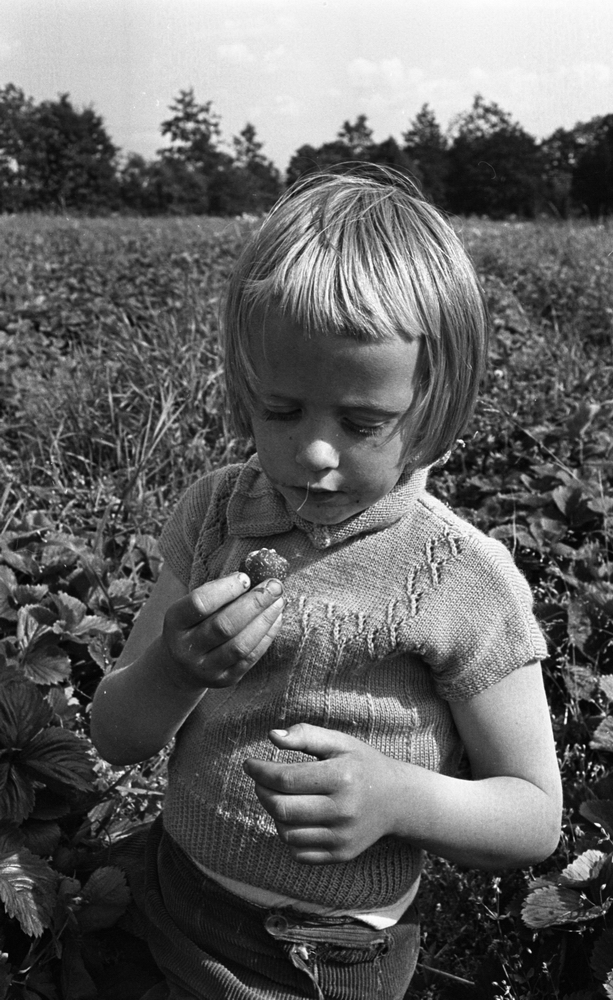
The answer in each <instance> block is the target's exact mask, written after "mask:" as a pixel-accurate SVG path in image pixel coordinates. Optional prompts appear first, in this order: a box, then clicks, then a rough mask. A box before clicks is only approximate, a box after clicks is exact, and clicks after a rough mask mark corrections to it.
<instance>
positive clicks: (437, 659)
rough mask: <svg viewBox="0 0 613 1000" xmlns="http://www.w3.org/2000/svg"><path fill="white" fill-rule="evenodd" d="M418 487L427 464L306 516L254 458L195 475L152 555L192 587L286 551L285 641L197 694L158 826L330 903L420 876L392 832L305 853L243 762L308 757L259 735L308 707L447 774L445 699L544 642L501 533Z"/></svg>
mask: <svg viewBox="0 0 613 1000" xmlns="http://www.w3.org/2000/svg"><path fill="white" fill-rule="evenodd" d="M425 484H426V472H425V471H419V472H417V473H413V474H405V476H403V478H402V479H401V480H400V482H399V483H398V485H397V486H396V487H395V489H394V490H392V491H391V493H389V494H388V495H387V496H385V497H384V498H383V499H382V500H380V501H379V502H378V503H377V504H375V505H374V506H372V507H370V508H368V509H367V510H366V511H363V512H362V513H361V514H358V515H356V516H355V517H353V518H350V519H349V520H347V521H344V522H342V523H341V524H338V525H332V526H328V525H315V524H311V523H310V522H306V521H303V520H302V519H301V518H300V517H299V515H297V514H295V513H293V512H292V511H290V510H289V508H287V506H286V505H285V502H284V500H283V498H282V497H281V496H280V495H279V494H278V493H277V492H276V491H275V490H273V488H272V487H271V486H270V484H269V482H268V480H267V479H266V477H265V476H264V474H263V473H262V471H261V468H260V466H259V463H258V460H257V457H254V458H252V459H251V460H250V461H249V462H248V463H247V464H246V465H235V466H230V467H228V468H226V469H223V470H221V471H219V472H216V473H212V474H210V475H208V476H205V477H204V478H202V479H200V480H199V481H198V482H196V483H195V484H194V485H193V486H192V487H191V488H190V489H189V490H188V491H187V493H186V494H184V496H183V498H182V499H181V500H180V502H179V504H178V506H177V507H176V509H175V511H174V513H173V515H172V516H171V518H170V520H169V522H168V524H167V525H166V528H165V529H164V532H163V534H162V539H161V547H162V553H163V555H164V558H165V560H166V561H167V563H168V565H169V566H170V568H171V569H172V571H173V572H174V573H175V575H176V576H177V577H178V578H179V579H180V580H182V581H183V583H185V585H186V586H188V587H189V588H190V589H192V588H194V587H197V586H199V585H200V584H202V583H203V582H205V581H206V580H210V579H214V578H217V577H220V576H223V575H225V574H228V573H231V572H233V571H235V570H236V569H237V568H238V566H239V563H240V562H241V559H242V558H243V557H244V556H245V555H246V554H247V553H248V552H249V551H251V550H252V549H254V548H261V547H264V546H265V547H267V548H275V549H277V551H278V552H279V553H280V554H281V555H283V556H285V557H286V559H288V560H289V563H290V572H289V576H288V578H287V580H286V581H285V592H286V597H287V599H288V603H287V606H286V608H285V611H284V617H283V625H282V627H281V630H280V632H279V634H278V636H277V638H276V639H275V641H274V642H273V643H272V645H271V647H270V648H269V650H268V651H267V653H266V654H265V655H264V656H263V657H262V658H261V659H260V660H259V661H258V663H257V664H256V665H255V666H254V667H252V669H251V670H250V671H249V672H248V673H247V674H246V675H245V676H244V677H243V678H242V680H241V681H240V682H239V683H238V684H237V685H236V686H235V687H233V688H229V689H224V690H223V691H212V692H209V693H207V694H205V696H204V698H203V699H202V701H201V702H200V703H199V705H198V706H197V707H196V708H195V709H194V711H193V712H192V714H191V715H190V716H189V718H188V719H187V720H186V722H185V723H184V725H183V726H182V728H181V730H180V731H179V733H178V735H177V739H176V745H175V749H174V752H173V754H172V758H171V761H170V767H169V782H168V791H167V795H166V800H165V805H164V824H165V826H166V829H167V830H168V832H169V833H170V834H171V836H172V837H174V839H175V840H176V841H177V842H178V843H179V844H180V845H181V847H182V848H183V849H184V850H185V851H186V852H187V854H188V855H190V856H191V857H192V858H193V859H194V860H195V861H196V862H197V863H199V864H201V865H204V866H205V868H207V869H209V870H210V871H212V872H216V873H218V874H220V875H224V876H226V877H228V878H231V879H236V880H238V881H240V882H245V883H248V884H250V885H253V886H257V887H261V888H264V889H269V890H271V891H274V892H279V893H281V894H283V895H285V896H290V897H293V898H294V899H300V900H306V901H310V902H313V903H316V904H319V905H323V906H330V907H332V908H338V907H339V906H343V907H346V908H347V909H351V910H356V911H357V910H362V911H368V910H376V909H379V908H382V907H384V906H388V905H389V904H391V903H393V902H394V901H396V900H397V899H399V898H400V897H401V896H402V895H403V894H404V893H406V892H407V891H408V890H409V889H410V888H411V886H412V885H413V884H414V883H415V881H416V880H417V879H418V878H419V874H420V871H421V868H422V865H423V856H422V853H421V852H420V851H418V850H416V849H415V848H413V847H412V846H411V845H410V844H409V843H407V842H405V841H403V840H401V839H399V838H395V837H391V836H390V837H384V838H382V839H381V840H379V841H377V843H375V844H373V845H372V846H371V847H369V848H368V849H367V850H366V851H364V852H363V853H362V854H360V855H359V856H358V857H357V858H355V859H353V860H352V861H348V862H342V863H337V864H332V865H301V864H297V863H296V862H294V861H293V860H292V858H291V857H290V854H289V850H288V848H287V847H286V846H285V845H284V844H283V843H282V842H281V840H280V839H279V837H278V835H277V833H276V830H275V827H274V824H273V822H272V820H271V818H270V817H269V815H268V814H267V813H266V812H265V810H264V809H263V807H262V806H261V805H260V803H259V802H258V800H257V798H256V796H255V794H254V785H253V782H252V780H251V779H250V778H248V777H247V775H246V774H245V773H244V771H243V767H242V765H243V761H244V760H245V759H246V758H247V757H258V758H261V759H264V760H272V759H275V760H281V761H296V760H300V759H309V758H305V755H303V754H300V753H297V752H295V751H280V750H278V749H276V748H275V747H273V746H272V744H271V743H270V741H269V739H268V736H267V734H268V732H269V730H270V729H273V728H280V727H281V728H286V727H288V726H291V725H293V724H294V723H297V722H301V721H302V722H310V723H312V724H314V725H317V726H324V727H326V728H329V729H336V730H340V731H342V732H346V733H349V734H351V735H352V736H355V737H357V738H358V739H361V740H364V741H365V742H367V743H369V744H371V745H373V746H375V747H376V748H377V749H378V750H380V751H381V752H382V753H384V754H387V755H388V756H390V757H394V758H398V759H401V760H405V761H410V762H412V763H413V764H417V765H420V766H421V767H425V768H429V769H431V770H433V771H440V772H443V773H445V774H453V773H455V771H456V769H457V764H458V760H459V756H460V752H461V745H460V741H459V737H458V734H457V730H456V729H455V726H454V723H453V718H452V716H451V712H450V709H449V705H448V702H449V701H450V700H451V701H452V700H463V699H467V698H470V697H472V696H473V695H475V694H477V693H478V692H480V691H482V690H484V689H485V688H486V687H488V686H489V685H491V684H495V683H496V682H497V681H498V680H500V679H501V678H503V677H505V676H506V675H507V674H509V673H510V672H511V671H513V670H515V669H516V668H518V667H521V666H524V665H525V664H527V663H530V662H534V661H535V660H538V659H540V658H541V657H542V656H543V655H544V653H545V651H546V648H545V643H544V640H543V637H542V634H541V632H540V630H539V628H538V625H537V623H536V621H535V619H534V617H533V614H532V600H531V595H530V591H529V588H528V586H527V584H526V581H525V580H524V578H523V577H522V576H521V574H520V573H519V572H518V570H517V569H516V567H515V565H514V563H513V561H512V559H511V556H510V554H509V553H508V551H507V550H506V548H505V547H504V546H503V545H502V544H501V543H500V542H497V541H495V540H494V539H491V538H488V537H487V536H485V535H483V534H482V533H481V532H479V531H478V530H477V529H476V528H474V527H472V526H471V525H469V524H468V523H466V522H464V521H463V520H461V519H460V518H459V517H457V516H456V515H455V514H453V513H452V512H451V511H450V510H449V509H448V508H447V507H446V506H445V505H444V504H442V503H440V502H439V501H438V500H436V499H435V498H434V497H432V496H431V495H430V494H428V493H427V492H426V489H425Z"/></svg>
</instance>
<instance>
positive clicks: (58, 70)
mask: <svg viewBox="0 0 613 1000" xmlns="http://www.w3.org/2000/svg"><path fill="white" fill-rule="evenodd" d="M7 83H13V84H15V86H17V87H20V88H21V89H22V90H23V91H24V92H25V94H26V95H27V96H31V97H33V98H34V100H35V101H37V102H39V101H42V100H48V99H51V100H53V99H55V98H57V96H58V94H60V93H68V94H69V95H70V99H71V101H72V103H73V104H74V105H75V107H77V108H79V109H81V108H83V107H86V106H92V107H93V108H94V109H95V111H96V112H97V113H98V114H99V115H101V116H102V118H103V120H104V123H105V126H106V129H107V132H108V134H109V135H110V137H111V139H112V141H113V142H114V143H115V144H116V145H117V146H118V147H120V149H121V150H122V153H123V154H127V153H129V152H137V153H141V154H142V155H143V156H145V157H146V158H152V157H153V156H154V155H155V153H156V151H157V150H158V149H160V148H161V147H162V146H163V145H165V140H164V139H163V137H162V135H161V132H160V124H161V122H162V121H164V119H165V118H168V117H169V113H168V106H169V104H171V103H172V101H173V99H174V98H175V97H176V96H177V95H178V93H179V91H180V90H186V89H188V88H189V87H193V89H194V93H195V96H196V99H197V100H198V101H199V102H200V103H203V104H204V103H205V102H207V101H211V102H212V108H213V110H214V111H215V112H216V113H217V114H218V115H219V117H220V119H221V130H222V136H223V139H224V141H225V142H226V144H231V139H232V136H234V135H237V134H238V133H239V132H240V131H241V129H242V128H243V127H244V125H245V124H246V123H247V122H251V123H252V124H253V125H255V127H256V130H257V135H258V137H259V139H260V140H261V141H262V142H263V143H264V148H263V153H264V154H265V155H266V156H268V157H269V158H270V159H272V160H273V161H274V162H275V163H276V165H277V166H278V167H279V168H280V169H281V170H282V171H284V170H285V169H286V167H287V164H288V162H289V160H290V158H291V156H292V154H293V153H294V152H295V151H296V149H298V147H299V146H302V145H304V144H305V143H308V144H310V145H312V146H319V145H321V144H322V143H324V142H329V141H332V140H333V139H334V138H335V136H336V133H337V132H338V130H339V129H340V128H341V126H342V124H343V122H344V121H345V120H349V121H354V120H355V118H356V117H357V116H358V115H360V114H365V115H367V117H368V123H369V125H370V127H371V128H372V130H373V132H374V139H375V141H377V142H381V141H383V140H384V139H386V138H388V136H390V135H392V136H394V137H395V138H396V139H397V140H399V141H401V139H402V133H403V132H405V131H406V130H407V129H408V128H409V127H410V123H411V120H412V119H413V118H414V117H415V115H416V114H417V112H418V111H419V110H420V108H421V107H422V105H423V104H424V103H428V104H429V105H430V107H431V109H432V110H433V111H434V113H435V115H436V118H437V120H438V121H439V123H440V124H441V127H442V128H444V129H446V128H448V127H449V126H450V124H451V123H452V122H453V120H454V118H455V116H457V115H458V114H460V113H461V112H464V111H467V110H468V109H469V108H470V106H471V104H472V102H473V99H474V96H475V94H476V93H481V94H482V95H483V97H484V98H485V99H486V101H496V102H497V103H498V104H499V105H500V106H501V107H502V108H503V109H504V110H505V111H507V112H508V113H510V114H511V116H512V117H513V119H514V120H515V121H517V122H519V123H520V124H521V125H522V126H523V127H524V128H525V129H526V130H527V131H528V132H530V133H531V134H532V135H534V136H535V137H536V138H538V139H540V138H543V137H544V136H546V135H550V134H551V133H552V132H553V131H554V130H555V129H556V128H558V127H559V126H564V127H566V128H570V127H572V126H573V125H574V124H575V123H576V122H577V121H589V119H590V118H593V117H594V116H595V115H603V114H609V113H613V0H0V86H5V85H6V84H7Z"/></svg>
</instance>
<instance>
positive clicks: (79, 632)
mask: <svg viewBox="0 0 613 1000" xmlns="http://www.w3.org/2000/svg"><path fill="white" fill-rule="evenodd" d="M120 631H121V630H120V628H119V625H117V623H116V622H112V621H110V619H109V618H103V617H102V615H86V616H85V618H84V619H83V620H82V622H81V623H80V624H79V625H78V626H76V627H75V628H74V629H73V631H72V635H73V636H74V637H75V638H77V637H78V636H102V635H117V634H119V632H120Z"/></svg>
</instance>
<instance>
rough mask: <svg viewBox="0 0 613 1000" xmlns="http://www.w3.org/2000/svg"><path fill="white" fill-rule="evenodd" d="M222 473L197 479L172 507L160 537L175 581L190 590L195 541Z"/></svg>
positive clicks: (162, 548) (161, 547) (165, 557)
mask: <svg viewBox="0 0 613 1000" xmlns="http://www.w3.org/2000/svg"><path fill="white" fill-rule="evenodd" d="M221 475H222V473H221V472H217V473H210V474H209V475H206V476H203V477H202V478H201V479H198V480H197V481H196V482H195V483H193V484H192V486H190V487H189V489H187V490H186V491H185V493H184V494H183V495H182V496H181V498H180V499H179V501H178V503H177V504H176V506H175V507H174V509H173V511H172V513H171V515H170V517H169V519H168V521H167V522H166V524H165V526H164V529H163V531H162V535H161V537H160V551H161V553H162V556H163V557H164V561H165V563H166V564H167V565H168V566H169V567H170V569H171V570H172V572H173V573H174V574H175V576H176V577H177V579H179V580H180V581H181V583H183V584H185V586H186V587H189V583H190V577H191V571H192V564H193V561H194V554H195V552H196V547H197V544H198V539H199V537H200V533H201V531H202V528H203V525H204V523H205V520H206V517H207V514H208V512H209V510H210V508H211V504H212V501H213V496H214V494H215V489H216V486H217V482H218V480H219V478H220V476H221Z"/></svg>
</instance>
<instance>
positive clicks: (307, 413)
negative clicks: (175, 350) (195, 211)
mask: <svg viewBox="0 0 613 1000" xmlns="http://www.w3.org/2000/svg"><path fill="white" fill-rule="evenodd" d="M224 331H225V352H226V357H225V364H226V379H227V387H228V394H229V400H230V406H231V410H232V413H233V416H234V420H235V423H236V426H237V428H238V429H239V431H241V432H243V433H245V434H248V435H252V436H253V439H254V441H255V446H256V451H257V454H256V455H254V456H253V458H251V459H250V460H249V461H248V462H246V463H245V464H244V465H233V466H230V467H228V468H225V469H222V470H219V471H217V472H214V473H212V474H210V475H207V476H204V478H202V479H200V480H199V481H198V482H196V483H195V484H194V485H193V486H192V487H191V488H190V489H189V490H188V491H187V493H186V494H185V495H184V496H183V498H182V499H181V500H180V502H179V504H178V506H177V507H176V509H175V511H174V513H173V514H172V516H171V518H170V520H169V522H168V524H167V526H166V528H165V530H164V532H163V535H162V540H161V548H162V553H163V555H164V559H165V563H164V568H163V570H162V573H161V576H160V579H159V581H158V583H157V584H156V586H155V589H154V591H153V593H152V595H151V597H150V599H149V601H148V603H147V605H146V606H145V608H144V609H143V611H142V613H141V615H140V616H139V618H138V620H137V622H136V625H135V627H134V630H133V632H132V634H131V636H130V638H129V640H128V642H127V645H126V647H125V650H124V652H123V654H122V656H121V657H120V660H119V663H118V668H117V669H116V670H115V671H114V672H112V673H111V674H109V675H108V676H107V677H106V678H105V679H104V681H103V682H102V683H101V684H100V687H99V689H98V692H97V694H96V698H95V701H94V706H93V714H92V733H93V738H94V741H95V743H96V745H97V747H98V749H99V750H100V752H101V754H102V755H103V756H104V757H106V758H107V759H108V760H109V761H111V762H112V763H114V764H128V763H132V762H135V761H140V760H143V759H145V758H147V757H149V756H151V755H152V754H154V753H155V752H157V751H158V750H160V749H161V748H162V747H164V746H165V745H166V744H167V743H168V742H169V741H170V740H171V739H172V738H173V737H175V736H176V744H175V748H174V750H173V753H172V757H171V761H170V767H169V781H168V791H167V796H166V800H165V807H164V813H163V823H162V824H160V823H156V824H155V825H154V827H153V830H152V831H151V832H150V834H149V837H148V843H147V860H146V871H145V873H144V874H143V876H142V879H140V881H139V879H138V878H134V880H133V884H132V889H133V893H134V895H135V898H136V899H137V901H138V902H140V904H141V906H142V909H143V911H144V913H145V916H146V920H147V926H148V929H149V931H148V933H149V943H150V947H151V949H152V952H153V954H154V956H155V958H156V961H157V963H158V964H159V967H160V969H161V970H162V972H163V974H164V976H165V979H166V983H167V985H166V986H164V987H163V989H162V990H161V991H158V992H155V993H152V994H151V996H153V995H155V996H156V997H158V996H160V997H161V996H164V997H165V996H168V997H172V998H188V997H189V998H198V1000H222V998H224V1000H254V998H256V1000H257V998H262V1000H263V998H267V1000H296V998H303V997H315V998H320V1000H321V998H326V1000H330V998H343V1000H371V998H374V997H381V998H384V1000H400V998H402V997H403V996H404V994H405V991H406V989H407V987H408V984H409V981H410V979H411V976H412V973H413V970H414V967H415V963H416V960H417V951H418V946H419V941H418V938H419V926H418V921H417V916H416V907H415V903H414V900H415V896H416V893H417V888H418V883H419V877H420V871H421V868H422V865H423V852H424V851H430V852H433V853H435V854H438V855H440V856H442V857H445V858H449V859H451V860H452V861H455V862H458V863H459V864H461V865H466V866H476V867H482V868H491V869H495V870H496V869H501V868H504V867H508V866H517V867H522V866H526V865H528V864H531V863H534V862H537V861H539V860H541V859H543V858H545V857H546V856H547V855H548V854H550V853H551V852H552V851H553V850H554V849H555V847H556V844H557V840H558V836H559V830H560V809H561V791H560V781H559V774H558V768H557V764H556V757H555V752H554V745H553V738H552V733H551V726H550V719H549V712H548V708H547V703H546V700H545V695H544V691H543V684H542V677H541V669H540V665H539V659H540V658H541V657H542V656H543V655H544V654H545V643H544V641H543V638H542V635H541V633H540V631H539V628H538V626H537V624H536V621H535V619H534V617H533V614H532V610H531V596H530V593H529V590H528V586H527V584H526V582H525V580H524V579H523V577H522V576H521V575H520V573H519V572H518V571H517V569H516V568H515V566H514V564H513V562H512V559H511V557H510V555H509V553H508V552H507V550H506V549H505V548H504V547H503V546H502V544H500V543H499V542H497V541H495V540H493V539H491V538H488V537H486V536H484V535H483V534H481V533H480V532H479V531H478V530H477V529H476V528H473V527H472V526H471V525H469V524H468V523H466V522H464V521H463V520H461V519H460V518H459V517H457V516H456V515H455V514H453V513H452V511H451V510H449V509H448V508H447V507H446V506H445V505H444V504H442V503H440V502H439V501H437V500H436V499H434V497H432V496H431V495H430V494H429V493H428V492H427V490H426V479H427V475H428V470H429V468H430V467H431V466H432V465H433V464H435V463H436V462H437V461H440V460H441V459H443V457H444V456H445V454H446V453H447V452H448V450H449V449H450V448H451V447H452V446H453V443H454V441H455V440H456V439H457V437H458V436H459V434H460V433H461V432H462V429H463V428H464V427H465V425H466V423H467V421H468V419H469V418H470V415H471V413H472V410H473V406H474V402H475V397H476V393H477V389H478V383H479V379H480V376H481V374H482V371H483V365H484V360H485V357H486V351H487V324H486V316H485V313H484V308H483V305H482V298H481V294H480V291H479V287H478V283H477V280H476V278H475V275H474V272H473V269H472V267H471V264H470V263H469V261H468V258H467V256H466V254H465V252H464V250H463V248H462V245H461V243H460V241H459V240H458V238H457V237H456V235H455V234H454V232H453V230H452V229H451V227H450V226H449V225H448V224H447V223H446V222H445V221H444V220H443V219H442V218H441V216H440V215H439V214H438V212H437V211H436V210H435V209H434V208H433V207H432V206H430V205H429V204H427V203H426V202H424V201H423V200H421V199H420V197H419V196H418V194H417V193H416V191H415V190H414V189H413V187H412V186H411V185H410V183H409V182H408V181H406V180H405V179H403V178H402V177H400V176H398V175H396V174H393V173H392V172H390V171H386V170H377V171H376V172H375V173H374V174H373V173H371V174H369V175H366V176H365V175H361V174H341V175H335V174H331V175H321V176H316V177H314V178H309V179H307V180H306V181H303V182H301V183H300V184H299V185H298V186H297V187H296V188H294V189H293V190H291V191H290V192H289V193H288V194H287V195H286V196H284V198H282V199H281V201H280V202H279V204H278V205H277V206H276V207H275V208H274V209H273V211H272V212H271V213H270V215H269V216H268V217H267V218H266V219H265V221H264V223H263V224H262V226H261V228H260V229H259V231H258V232H257V233H256V234H255V235H254V236H253V237H252V238H251V240H250V241H249V242H248V244H247V246H246V247H245V249H244V251H243V253H242V256H241V257H240V259H239V261H238V263H237V265H236V268H235V270H234V273H233V276H232V278H231V280H230V286H229V291H228V296H227V304H226V310H225V317H224ZM262 547H266V548H274V549H276V550H277V552H278V553H279V554H280V555H282V556H283V557H285V559H287V560H288V562H289V575H288V577H287V579H286V580H285V582H284V583H283V584H282V583H281V582H280V581H279V580H275V579H268V580H267V581H265V582H264V583H263V584H260V585H258V586H256V587H255V588H253V589H249V586H250V580H249V578H248V577H247V576H246V575H245V574H244V573H241V572H239V571H238V567H239V566H240V564H241V562H242V560H243V559H244V557H245V556H246V555H247V554H248V553H249V552H250V551H251V550H254V549H259V548H262ZM462 748H464V750H465V753H466V757H467V759H468V763H469V765H470V774H469V775H467V774H466V772H465V771H462V772H458V763H459V758H460V753H461V750H462Z"/></svg>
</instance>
